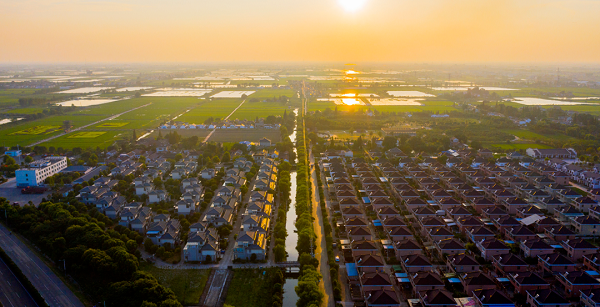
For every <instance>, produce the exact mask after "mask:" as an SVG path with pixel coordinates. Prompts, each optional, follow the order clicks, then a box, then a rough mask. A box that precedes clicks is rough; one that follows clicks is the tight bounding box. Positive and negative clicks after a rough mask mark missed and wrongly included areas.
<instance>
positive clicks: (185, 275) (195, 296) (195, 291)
mask: <svg viewBox="0 0 600 307" xmlns="http://www.w3.org/2000/svg"><path fill="white" fill-rule="evenodd" d="M140 268H141V269H142V270H143V271H146V272H148V273H150V274H152V275H153V276H154V277H156V279H157V280H158V282H159V283H160V284H162V285H164V286H166V287H168V288H170V289H171V290H173V292H175V295H176V296H177V300H178V301H179V302H180V303H181V304H182V305H184V306H190V305H192V306H195V305H198V303H199V302H200V296H202V292H203V291H204V287H205V286H206V282H207V281H208V276H209V275H210V270H167V269H159V268H157V267H155V266H153V265H148V264H143V265H141V267H140ZM236 307H237V305H236Z"/></svg>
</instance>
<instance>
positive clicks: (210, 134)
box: [202, 99, 246, 143]
mask: <svg viewBox="0 0 600 307" xmlns="http://www.w3.org/2000/svg"><path fill="white" fill-rule="evenodd" d="M244 102H246V99H244V101H242V103H240V105H239V106H237V108H235V109H234V110H233V111H231V113H229V115H227V117H225V119H223V120H228V119H229V117H231V115H233V113H235V111H237V110H238V109H239V108H240V107H241V106H242V105H243V104H244ZM215 131H217V128H215V129H213V131H211V132H210V133H209V134H208V135H207V136H206V137H205V138H204V141H202V143H206V142H208V139H210V137H211V136H212V135H213V133H215Z"/></svg>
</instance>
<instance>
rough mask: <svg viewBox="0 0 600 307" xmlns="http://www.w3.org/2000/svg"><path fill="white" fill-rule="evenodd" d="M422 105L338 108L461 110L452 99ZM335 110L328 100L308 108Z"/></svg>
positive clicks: (343, 109) (402, 110)
mask: <svg viewBox="0 0 600 307" xmlns="http://www.w3.org/2000/svg"><path fill="white" fill-rule="evenodd" d="M420 103H421V104H422V105H421V106H343V105H337V109H338V110H339V111H351V110H358V109H359V108H360V109H374V110H378V111H380V112H421V111H430V112H434V113H435V112H446V111H459V109H457V108H455V107H454V106H453V105H454V103H453V102H450V101H421V102H420ZM327 108H329V109H331V110H334V109H335V108H336V105H335V104H334V103H333V102H327V101H316V102H309V103H308V109H309V110H310V111H315V110H320V111H323V110H325V109H327Z"/></svg>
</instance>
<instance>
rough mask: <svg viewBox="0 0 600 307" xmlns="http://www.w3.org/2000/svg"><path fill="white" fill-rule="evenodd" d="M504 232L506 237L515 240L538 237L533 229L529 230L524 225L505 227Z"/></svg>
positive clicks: (520, 240)
mask: <svg viewBox="0 0 600 307" xmlns="http://www.w3.org/2000/svg"><path fill="white" fill-rule="evenodd" d="M505 233H506V236H507V237H508V238H510V239H511V240H513V241H515V242H522V241H527V240H533V239H536V238H538V236H537V235H536V234H535V233H534V232H533V231H531V230H529V228H527V226H524V225H520V226H517V227H513V228H509V229H506V232H505Z"/></svg>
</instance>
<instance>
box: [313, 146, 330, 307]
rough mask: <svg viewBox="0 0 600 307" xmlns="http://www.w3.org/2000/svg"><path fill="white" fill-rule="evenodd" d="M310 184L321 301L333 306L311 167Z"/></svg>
mask: <svg viewBox="0 0 600 307" xmlns="http://www.w3.org/2000/svg"><path fill="white" fill-rule="evenodd" d="M309 157H310V160H309V161H310V163H311V164H312V165H314V163H315V158H314V157H313V155H312V148H311V150H309ZM310 176H311V184H312V189H313V193H312V202H313V206H312V207H313V209H312V211H313V212H312V215H313V217H315V218H316V219H317V223H314V224H313V225H314V227H315V234H316V235H317V244H316V245H317V246H316V249H315V257H317V258H318V259H319V271H320V272H321V275H323V279H322V280H321V282H320V283H319V287H320V288H321V289H323V290H324V291H323V294H324V295H325V296H324V297H323V301H324V302H325V306H327V307H334V306H335V302H334V301H333V288H332V286H331V276H330V274H329V259H328V257H327V245H326V244H327V242H326V241H325V230H324V228H323V216H322V214H321V209H320V206H319V196H318V193H319V187H317V172H316V171H315V169H314V168H312V170H311V173H310Z"/></svg>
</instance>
